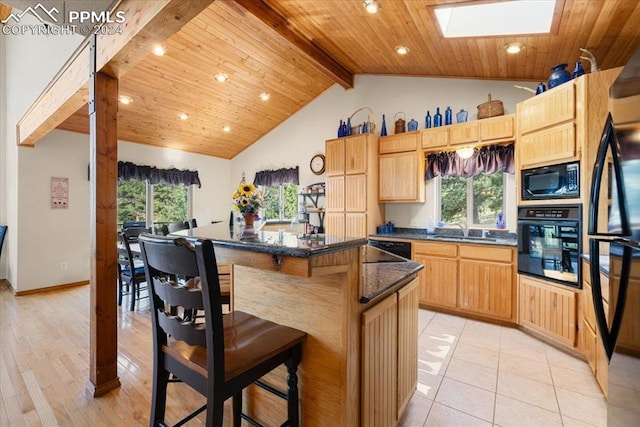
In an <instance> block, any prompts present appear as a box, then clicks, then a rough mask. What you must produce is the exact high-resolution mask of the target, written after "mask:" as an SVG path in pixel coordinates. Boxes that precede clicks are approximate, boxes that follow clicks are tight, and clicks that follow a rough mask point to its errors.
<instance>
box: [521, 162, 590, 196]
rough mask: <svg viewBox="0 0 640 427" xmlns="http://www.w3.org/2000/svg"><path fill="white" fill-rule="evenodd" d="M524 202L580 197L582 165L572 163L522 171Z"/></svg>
mask: <svg viewBox="0 0 640 427" xmlns="http://www.w3.org/2000/svg"><path fill="white" fill-rule="evenodd" d="M520 182H521V186H522V200H545V199H570V198H577V197H580V163H579V162H570V163H562V164H558V165H551V166H541V167H538V168H533V169H523V170H522V180H521V181H520Z"/></svg>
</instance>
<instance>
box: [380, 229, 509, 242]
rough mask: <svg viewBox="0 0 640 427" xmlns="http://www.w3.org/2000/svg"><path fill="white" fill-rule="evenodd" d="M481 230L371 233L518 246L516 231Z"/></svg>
mask: <svg viewBox="0 0 640 427" xmlns="http://www.w3.org/2000/svg"><path fill="white" fill-rule="evenodd" d="M481 233H482V231H481V230H475V229H472V230H469V237H468V238H465V237H463V235H462V230H459V229H451V228H436V230H435V233H434V234H428V233H427V230H426V229H424V228H395V229H394V231H393V232H391V233H377V234H370V235H369V238H370V239H375V240H385V239H390V240H393V239H405V240H426V241H442V242H455V243H469V244H482V245H499V246H518V237H517V235H516V234H515V233H509V232H504V231H494V230H490V231H489V232H488V234H487V236H486V237H485V238H483V237H482V236H481Z"/></svg>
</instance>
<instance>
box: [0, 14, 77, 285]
mask: <svg viewBox="0 0 640 427" xmlns="http://www.w3.org/2000/svg"><path fill="white" fill-rule="evenodd" d="M21 23H22V24H38V23H39V22H38V21H37V20H36V19H35V18H34V17H33V16H31V15H25V16H24V17H23V18H22V21H21ZM0 38H2V39H3V40H2V43H3V44H4V51H3V52H0V55H1V56H0V80H2V83H1V84H0V85H1V86H2V87H3V88H4V91H3V92H2V98H3V101H4V102H5V110H4V114H3V116H4V121H3V123H2V125H3V126H2V128H1V129H0V139H1V140H2V143H0V147H3V150H4V153H3V155H4V157H3V159H2V168H3V174H4V178H5V179H3V180H2V182H1V183H0V185H2V187H3V188H2V193H1V195H2V198H3V203H2V205H1V206H0V209H2V211H3V213H2V214H1V215H2V216H0V218H2V220H3V221H5V222H6V223H7V225H8V226H9V230H8V233H7V239H6V240H5V245H4V248H3V251H2V258H3V264H2V265H0V267H3V270H2V274H0V277H5V278H7V279H8V280H9V282H11V283H12V284H16V283H18V282H19V281H20V275H21V274H22V273H25V274H26V273H27V271H28V270H30V269H33V270H38V269H41V268H40V265H39V263H40V260H39V259H37V258H29V259H28V261H29V262H21V263H20V266H19V265H18V260H19V259H20V257H21V254H27V255H28V254H31V253H32V252H33V250H34V249H36V247H37V246H42V245H47V246H49V247H50V248H51V247H53V248H55V246H53V245H49V244H48V243H49V242H48V240H47V239H45V241H44V242H43V241H42V239H38V240H36V241H33V240H27V239H25V238H22V237H21V238H20V239H18V236H19V235H20V236H22V234H23V233H24V234H25V235H26V234H32V232H31V229H32V228H33V227H34V226H37V225H38V224H45V223H43V222H41V221H42V218H41V217H39V214H40V212H38V211H31V210H30V209H31V208H32V206H33V205H34V204H37V202H36V203H34V202H33V201H32V199H31V197H30V191H31V188H30V185H27V184H25V183H22V184H21V182H20V181H21V180H22V179H25V180H26V182H29V174H30V173H31V172H32V171H31V168H30V167H29V164H28V163H27V162H26V161H25V160H24V153H25V152H27V151H29V150H31V149H29V148H18V147H17V145H16V123H17V122H18V121H19V120H20V118H21V117H22V116H23V115H24V113H25V111H26V110H27V109H28V108H29V107H30V106H31V104H33V102H34V101H35V99H36V98H37V97H38V96H39V95H40V93H41V92H42V91H43V89H44V88H45V87H46V85H47V84H48V83H49V82H50V81H51V79H52V78H53V76H54V75H55V73H56V72H57V71H58V70H59V69H60V67H61V66H62V65H63V64H64V62H65V61H66V60H67V58H68V57H69V56H70V55H71V53H72V52H73V51H74V50H75V48H76V47H77V46H78V44H79V43H80V41H81V40H82V37H80V36H74V35H55V36H37V35H36V36H34V35H0ZM63 225H64V224H63ZM50 226H51V227H55V225H50Z"/></svg>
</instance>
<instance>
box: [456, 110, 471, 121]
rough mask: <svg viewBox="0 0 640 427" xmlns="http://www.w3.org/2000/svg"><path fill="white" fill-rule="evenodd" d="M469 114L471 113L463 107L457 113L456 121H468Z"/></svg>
mask: <svg viewBox="0 0 640 427" xmlns="http://www.w3.org/2000/svg"><path fill="white" fill-rule="evenodd" d="M468 115H469V112H468V111H465V110H464V109H461V110H460V111H459V112H458V113H456V121H457V122H458V123H464V122H466V121H467V117H468Z"/></svg>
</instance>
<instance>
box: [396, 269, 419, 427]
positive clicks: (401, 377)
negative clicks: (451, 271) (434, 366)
mask: <svg viewBox="0 0 640 427" xmlns="http://www.w3.org/2000/svg"><path fill="white" fill-rule="evenodd" d="M419 283H420V281H419V279H418V278H416V279H413V280H412V281H411V283H409V284H408V285H406V286H405V287H404V288H402V289H400V290H399V291H398V418H400V415H401V414H402V413H403V412H404V409H405V408H406V407H407V404H408V403H409V401H410V400H411V397H412V396H413V393H414V392H415V390H416V387H417V385H418V292H419Z"/></svg>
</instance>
